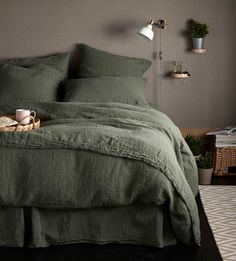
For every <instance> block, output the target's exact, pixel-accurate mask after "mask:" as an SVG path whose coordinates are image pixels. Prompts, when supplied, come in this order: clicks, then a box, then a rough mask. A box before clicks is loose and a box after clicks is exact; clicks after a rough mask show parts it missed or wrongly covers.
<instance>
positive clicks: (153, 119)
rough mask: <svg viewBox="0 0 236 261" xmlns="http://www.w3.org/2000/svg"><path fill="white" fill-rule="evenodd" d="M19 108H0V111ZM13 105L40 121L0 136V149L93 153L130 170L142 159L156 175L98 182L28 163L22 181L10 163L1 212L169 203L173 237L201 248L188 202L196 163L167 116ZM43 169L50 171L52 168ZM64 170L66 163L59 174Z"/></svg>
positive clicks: (129, 109) (138, 110) (111, 107)
mask: <svg viewBox="0 0 236 261" xmlns="http://www.w3.org/2000/svg"><path fill="white" fill-rule="evenodd" d="M18 107H19V106H17V105H16V104H15V105H14V106H12V107H8V108H7V110H6V108H0V113H11V112H13V111H14V110H15V109H16V108H18ZM20 107H24V108H30V109H33V110H35V111H36V112H37V114H38V116H39V117H40V118H42V119H44V120H45V121H44V124H43V127H42V128H40V129H37V130H34V131H31V132H22V133H20V132H18V133H16V132H14V133H10V132H1V133H0V147H1V149H4V148H6V149H11V148H12V149H19V150H20V149H23V148H24V149H31V150H34V149H42V150H43V149H73V150H79V151H92V152H96V153H99V154H104V155H109V156H114V157H119V158H120V157H122V158H127V159H131V160H134V164H135V162H136V161H141V162H144V163H145V164H148V165H149V166H150V167H152V168H154V169H155V170H156V171H155V172H154V173H155V174H152V175H149V174H150V173H142V175H135V172H132V173H130V174H129V175H125V176H124V175H122V173H120V174H119V175H116V176H112V177H107V176H105V177H104V176H99V175H96V176H94V175H89V173H82V172H80V171H79V168H78V173H70V171H68V176H66V175H64V176H62V175H59V174H58V175H52V176H49V175H42V174H39V173H40V171H39V170H35V169H34V168H33V165H34V164H33V162H32V164H31V167H28V168H27V169H26V173H27V174H26V176H27V178H26V179H23V181H22V180H21V179H19V178H17V174H14V173H10V172H9V169H10V165H11V164H12V161H11V160H10V161H9V162H7V161H6V160H5V161H2V162H1V166H2V172H1V174H0V178H1V182H0V204H1V205H2V206H6V205H10V206H16V207H17V206H21V207H22V206H23V207H24V206H33V207H41V208H55V209H58V208H62V209H80V208H91V207H92V208H97V207H111V206H123V205H129V204H132V203H135V202H142V203H155V204H157V205H163V204H168V208H169V211H170V218H171V222H172V225H173V227H174V231H175V234H176V237H177V238H178V239H179V240H180V241H182V242H184V243H190V242H193V241H195V242H196V243H199V242H200V232H199V219H198V212H197V207H196V203H195V198H194V195H196V194H197V168H196V164H195V161H194V158H193V156H192V154H191V152H190V150H189V148H188V146H187V145H186V143H185V141H184V139H183V137H182V135H181V133H180V131H179V130H178V128H177V127H176V126H175V125H174V124H173V123H172V121H171V120H170V119H169V118H168V117H167V116H166V115H164V114H163V113H161V112H158V111H156V110H154V109H152V108H150V107H145V108H144V107H137V106H131V105H125V104H118V103H107V104H82V103H34V104H30V103H25V104H22V103H21V106H20ZM42 164H44V163H43V162H42ZM27 166H28V164H27ZM16 167H17V166H16ZM45 167H48V168H51V169H52V173H53V166H45ZM69 167H70V163H69V162H68V164H67V165H65V166H64V168H65V169H68V170H69ZM41 172H42V170H41ZM96 173H97V174H98V173H99V171H97V172H96ZM39 175H40V180H39ZM20 190H21V191H20Z"/></svg>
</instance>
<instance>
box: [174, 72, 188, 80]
mask: <svg viewBox="0 0 236 261" xmlns="http://www.w3.org/2000/svg"><path fill="white" fill-rule="evenodd" d="M171 77H172V78H173V79H186V78H189V77H190V76H189V74H187V73H172V74H171Z"/></svg>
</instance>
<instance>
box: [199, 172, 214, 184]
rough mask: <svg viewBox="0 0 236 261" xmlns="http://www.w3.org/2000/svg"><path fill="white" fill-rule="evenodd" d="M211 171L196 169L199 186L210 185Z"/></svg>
mask: <svg viewBox="0 0 236 261" xmlns="http://www.w3.org/2000/svg"><path fill="white" fill-rule="evenodd" d="M212 172H213V169H200V168H199V169H198V178H199V184H200V185H210V184H211V177H212Z"/></svg>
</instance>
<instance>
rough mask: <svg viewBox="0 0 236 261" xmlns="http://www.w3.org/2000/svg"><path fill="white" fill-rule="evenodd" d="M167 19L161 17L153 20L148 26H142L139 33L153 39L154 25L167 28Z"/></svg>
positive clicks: (150, 39)
mask: <svg viewBox="0 0 236 261" xmlns="http://www.w3.org/2000/svg"><path fill="white" fill-rule="evenodd" d="M166 25H167V24H166V20H164V19H159V20H157V21H154V20H151V21H150V22H149V23H148V24H147V26H145V27H143V28H141V30H140V31H138V34H139V35H141V36H142V37H144V38H145V39H147V40H149V41H152V39H153V37H154V32H153V29H152V28H153V27H157V28H158V29H165V28H166Z"/></svg>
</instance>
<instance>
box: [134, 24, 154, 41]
mask: <svg viewBox="0 0 236 261" xmlns="http://www.w3.org/2000/svg"><path fill="white" fill-rule="evenodd" d="M138 34H139V35H141V36H142V37H144V38H145V39H147V40H149V41H152V39H153V36H154V32H153V31H152V25H150V24H148V25H147V26H145V27H143V28H141V30H140V31H138Z"/></svg>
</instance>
